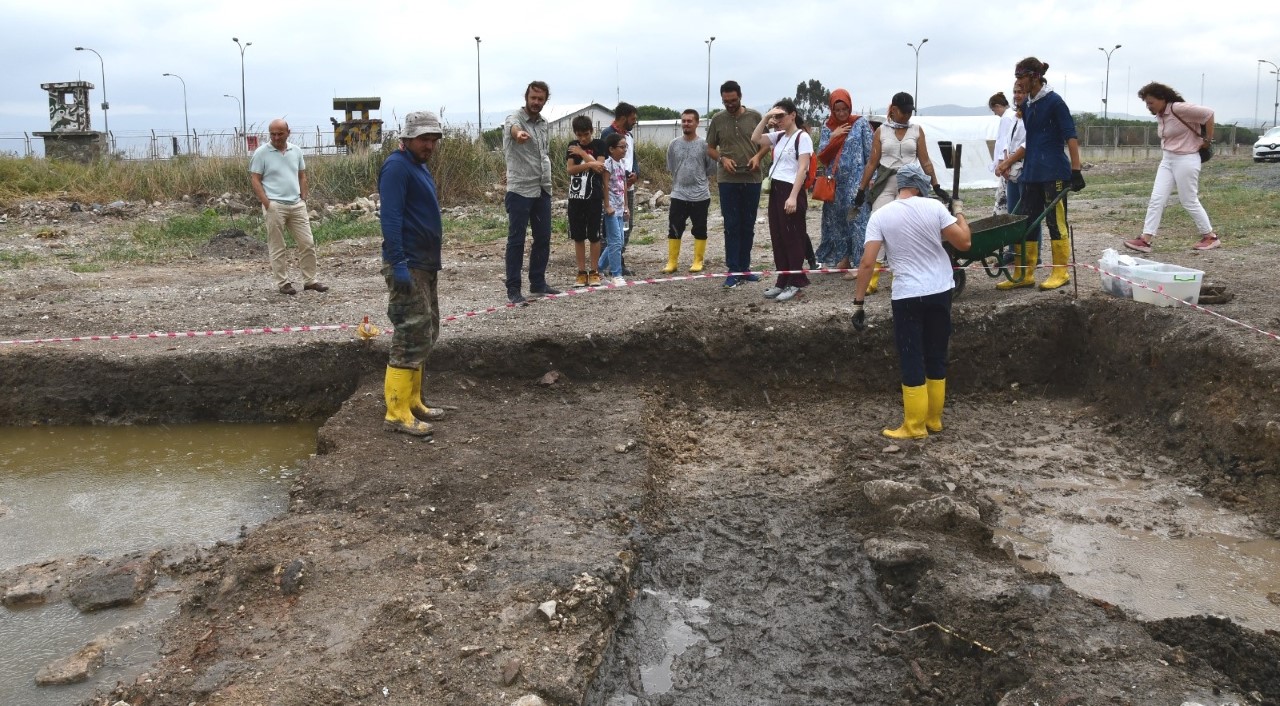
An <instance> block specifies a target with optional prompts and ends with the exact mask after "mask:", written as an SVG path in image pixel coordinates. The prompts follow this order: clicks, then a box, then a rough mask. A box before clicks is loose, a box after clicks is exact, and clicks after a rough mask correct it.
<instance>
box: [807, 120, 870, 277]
mask: <svg viewBox="0 0 1280 706" xmlns="http://www.w3.org/2000/svg"><path fill="white" fill-rule="evenodd" d="M830 141H831V128H829V127H827V125H826V123H823V124H822V130H821V133H820V136H819V142H818V151H819V152H821V151H822V150H823V149H824V148H826V146H827V143H829V142H830ZM870 156H871V128H870V126H868V125H867V119H866V118H864V117H860V118H858V122H856V123H854V124H853V129H852V130H850V131H849V134H848V135H847V136H846V137H845V141H844V148H843V149H842V150H840V161H839V167H838V168H837V170H836V197H835V199H834V200H833V201H829V202H827V203H824V204H822V242H820V243H819V244H818V250H817V253H816V255H817V259H818V262H819V263H822V264H823V265H825V266H827V267H832V266H834V265H836V264H837V263H839V262H840V261H841V260H843V259H845V258H849V262H850V263H851V264H852V265H853V266H854V267H857V265H858V261H859V260H861V259H862V246H863V242H864V240H865V238H866V233H867V219H868V218H870V217H871V208H870V204H864V205H863V207H862V208H860V209H858V211H857V213H856V214H853V215H852V217H851V216H850V213H849V211H850V210H851V209H852V208H853V197H854V196H855V195H857V193H858V182H859V180H861V179H862V170H863V169H865V168H866V166H867V159H868V158H869V157H870Z"/></svg>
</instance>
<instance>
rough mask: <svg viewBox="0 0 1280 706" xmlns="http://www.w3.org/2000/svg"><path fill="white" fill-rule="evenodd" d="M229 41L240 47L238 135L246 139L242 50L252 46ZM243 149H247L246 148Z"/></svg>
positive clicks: (251, 44) (250, 43) (233, 39)
mask: <svg viewBox="0 0 1280 706" xmlns="http://www.w3.org/2000/svg"><path fill="white" fill-rule="evenodd" d="M231 41H233V42H235V43H236V46H238V47H240V135H241V136H242V137H245V138H246V139H247V136H248V132H247V129H246V128H247V126H246V125H245V112H244V106H245V103H246V102H248V101H246V100H245V97H244V50H245V49H248V48H249V47H251V46H253V42H245V43H244V44H243V45H241V44H240V39H239V38H237V37H232V38H231ZM245 149H248V147H246V148H245Z"/></svg>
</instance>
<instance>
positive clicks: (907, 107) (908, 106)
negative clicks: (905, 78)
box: [889, 92, 916, 115]
mask: <svg viewBox="0 0 1280 706" xmlns="http://www.w3.org/2000/svg"><path fill="white" fill-rule="evenodd" d="M889 103H890V104H891V105H893V106H894V107H895V108H897V109H898V110H901V111H903V112H904V113H906V114H908V115H910V114H912V113H914V112H916V101H915V99H914V98H912V97H911V94H910V93H906V92H902V93H895V94H893V100H891V101H889Z"/></svg>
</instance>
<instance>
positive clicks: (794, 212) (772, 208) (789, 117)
mask: <svg viewBox="0 0 1280 706" xmlns="http://www.w3.org/2000/svg"><path fill="white" fill-rule="evenodd" d="M770 125H773V126H776V127H777V129H776V130H766V128H767V127H768V126H770ZM751 141H752V142H754V143H756V144H758V145H761V146H764V147H772V148H773V166H772V167H770V168H769V178H770V183H771V184H772V185H771V186H770V187H769V240H770V241H771V242H772V243H773V265H774V267H775V268H777V269H778V270H793V271H794V270H802V269H804V265H805V253H806V251H808V249H809V247H810V246H811V243H810V242H809V235H808V233H807V231H806V230H805V220H804V219H805V211H806V210H807V209H808V200H807V199H806V198H805V192H804V182H805V179H806V178H807V177H808V175H809V160H811V159H813V138H812V137H810V136H809V133H808V131H806V130H805V129H804V116H802V115H801V114H800V113H799V112H797V111H796V104H795V103H793V102H792V101H790V100H788V99H786V98H784V99H782V100H780V101H778V102H777V103H775V104H774V106H773V107H772V108H770V109H769V112H767V113H765V114H764V117H763V118H761V120H760V124H759V125H756V129H755V130H753V131H752V132H751ZM807 286H809V278H808V277H807V276H805V274H804V273H803V272H800V273H799V274H779V275H778V280H777V282H775V283H774V285H773V286H772V287H769V288H768V289H766V290H765V292H764V296H765V297H766V298H768V299H775V300H777V301H780V302H783V301H788V300H791V299H793V298H795V297H797V296H799V294H800V290H801V289H802V288H804V287H807Z"/></svg>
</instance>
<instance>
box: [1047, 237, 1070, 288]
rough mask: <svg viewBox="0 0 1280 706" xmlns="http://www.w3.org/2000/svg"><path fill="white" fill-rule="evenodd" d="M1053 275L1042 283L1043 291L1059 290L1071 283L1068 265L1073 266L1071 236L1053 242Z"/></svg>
mask: <svg viewBox="0 0 1280 706" xmlns="http://www.w3.org/2000/svg"><path fill="white" fill-rule="evenodd" d="M1052 248H1053V274H1051V275H1049V279H1047V280H1045V281H1043V282H1041V283H1040V288H1041V289H1057V288H1058V287H1061V286H1063V285H1065V284H1066V283H1068V282H1070V281H1071V275H1070V274H1068V273H1067V265H1069V264H1071V236H1069V235H1064V236H1062V238H1060V239H1059V240H1055V241H1053V245H1052Z"/></svg>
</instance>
